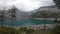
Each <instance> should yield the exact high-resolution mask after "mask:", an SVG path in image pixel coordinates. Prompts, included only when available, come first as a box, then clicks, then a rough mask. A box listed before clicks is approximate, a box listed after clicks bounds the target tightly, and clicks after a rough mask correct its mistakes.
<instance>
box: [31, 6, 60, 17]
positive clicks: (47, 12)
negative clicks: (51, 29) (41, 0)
mask: <svg viewBox="0 0 60 34" xmlns="http://www.w3.org/2000/svg"><path fill="white" fill-rule="evenodd" d="M33 12H34V13H32V14H31V16H32V18H55V17H58V18H59V17H60V9H57V7H56V6H44V7H40V8H39V9H37V10H34V11H33Z"/></svg>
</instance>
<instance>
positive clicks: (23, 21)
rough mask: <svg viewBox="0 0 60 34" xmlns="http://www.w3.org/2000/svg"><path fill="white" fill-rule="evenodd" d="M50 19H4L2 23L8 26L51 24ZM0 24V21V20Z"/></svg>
mask: <svg viewBox="0 0 60 34" xmlns="http://www.w3.org/2000/svg"><path fill="white" fill-rule="evenodd" d="M52 23H53V21H51V20H37V19H20V20H14V21H10V20H4V21H3V25H8V26H12V25H13V26H22V25H40V24H52ZM0 24H1V22H0Z"/></svg>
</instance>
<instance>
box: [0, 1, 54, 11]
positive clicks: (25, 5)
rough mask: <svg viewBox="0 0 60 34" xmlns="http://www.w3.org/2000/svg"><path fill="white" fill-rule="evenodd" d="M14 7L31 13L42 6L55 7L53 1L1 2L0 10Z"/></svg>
mask: <svg viewBox="0 0 60 34" xmlns="http://www.w3.org/2000/svg"><path fill="white" fill-rule="evenodd" d="M13 5H15V7H17V8H18V9H19V10H22V11H31V10H35V9H38V8H39V7H42V6H50V5H54V3H53V0H0V9H1V10H2V9H3V8H4V7H6V9H9V8H11V7H12V6H13Z"/></svg>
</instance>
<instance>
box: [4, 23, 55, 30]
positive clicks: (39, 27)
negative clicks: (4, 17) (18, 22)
mask: <svg viewBox="0 0 60 34" xmlns="http://www.w3.org/2000/svg"><path fill="white" fill-rule="evenodd" d="M4 27H12V28H15V29H19V28H21V27H27V28H28V29H29V28H32V29H35V30H36V29H44V24H41V25H26V26H6V25H4ZM45 27H46V29H51V28H54V27H55V24H45Z"/></svg>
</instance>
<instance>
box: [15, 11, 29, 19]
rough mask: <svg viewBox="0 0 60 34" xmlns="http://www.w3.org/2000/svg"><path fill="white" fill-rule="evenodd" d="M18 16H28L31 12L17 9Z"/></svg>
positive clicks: (19, 17)
mask: <svg viewBox="0 0 60 34" xmlns="http://www.w3.org/2000/svg"><path fill="white" fill-rule="evenodd" d="M16 16H17V18H18V19H21V18H28V16H29V12H25V11H20V10H17V11H16Z"/></svg>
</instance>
